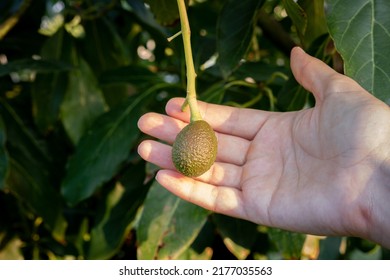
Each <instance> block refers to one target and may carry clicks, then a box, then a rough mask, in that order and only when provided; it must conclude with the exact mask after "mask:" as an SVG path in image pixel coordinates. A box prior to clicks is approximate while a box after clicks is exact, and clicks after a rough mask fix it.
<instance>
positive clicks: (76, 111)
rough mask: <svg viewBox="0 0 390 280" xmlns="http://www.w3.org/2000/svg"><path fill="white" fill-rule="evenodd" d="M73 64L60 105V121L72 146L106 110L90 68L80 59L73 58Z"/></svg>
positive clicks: (101, 94)
mask: <svg viewBox="0 0 390 280" xmlns="http://www.w3.org/2000/svg"><path fill="white" fill-rule="evenodd" d="M75 62H76V63H77V66H76V67H75V69H74V70H72V71H71V72H70V73H69V82H68V87H67V90H66V93H65V96H64V100H63V102H62V104H61V120H62V123H63V125H64V128H65V130H66V132H67V134H68V136H69V138H70V139H71V140H72V142H73V144H77V143H78V141H79V140H80V138H81V136H82V135H83V134H84V132H85V131H86V130H87V129H88V128H89V126H90V125H91V124H92V123H93V121H94V120H95V119H96V117H98V116H99V115H101V114H102V113H103V112H104V111H106V109H107V106H106V103H105V100H104V97H103V93H102V91H101V89H100V88H99V87H98V82H97V80H96V78H95V76H94V74H93V72H92V70H91V68H90V67H89V66H88V64H87V63H86V61H85V60H84V59H83V58H81V57H79V58H75Z"/></svg>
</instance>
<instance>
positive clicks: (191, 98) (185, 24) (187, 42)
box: [177, 0, 203, 122]
mask: <svg viewBox="0 0 390 280" xmlns="http://www.w3.org/2000/svg"><path fill="white" fill-rule="evenodd" d="M177 5H178V7H179V15H180V24H181V31H182V36H183V45H184V56H185V61H186V69H187V95H186V100H185V102H184V104H183V106H182V110H184V108H185V107H186V106H187V104H188V105H189V106H190V112H191V118H190V121H191V122H194V121H198V120H202V119H203V118H202V116H201V115H200V112H199V108H198V103H197V100H196V82H195V81H196V72H195V67H194V61H193V58H192V48H191V29H190V23H189V21H188V16H187V8H186V5H185V2H184V0H177Z"/></svg>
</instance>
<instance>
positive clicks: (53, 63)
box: [0, 58, 72, 77]
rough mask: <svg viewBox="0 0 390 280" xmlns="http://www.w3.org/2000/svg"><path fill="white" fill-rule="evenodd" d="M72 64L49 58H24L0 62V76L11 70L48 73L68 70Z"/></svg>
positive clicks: (7, 73) (11, 71)
mask: <svg viewBox="0 0 390 280" xmlns="http://www.w3.org/2000/svg"><path fill="white" fill-rule="evenodd" d="M71 68H72V66H71V65H70V64H68V63H65V62H62V61H57V60H50V59H32V58H25V59H19V60H14V61H10V62H8V63H6V64H0V77H3V76H6V75H9V74H11V73H13V72H21V71H30V72H34V73H49V72H58V71H68V70H70V69H71Z"/></svg>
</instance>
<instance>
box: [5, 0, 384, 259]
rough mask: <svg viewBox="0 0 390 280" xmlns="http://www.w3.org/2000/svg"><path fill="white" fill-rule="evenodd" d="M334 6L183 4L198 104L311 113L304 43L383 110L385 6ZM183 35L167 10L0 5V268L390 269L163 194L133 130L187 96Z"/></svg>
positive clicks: (163, 2)
mask: <svg viewBox="0 0 390 280" xmlns="http://www.w3.org/2000/svg"><path fill="white" fill-rule="evenodd" d="M145 3H147V4H148V5H145ZM326 3H327V6H326V7H327V10H326V13H325V9H324V1H313V0H299V1H293V0H267V1H265V0H264V1H263V0H245V1H230V0H229V1H225V0H215V1H211V0H208V1H196V0H195V1H187V4H189V7H188V16H189V19H190V24H191V31H192V33H191V35H192V37H191V39H192V44H193V55H194V60H195V66H196V72H197V75H198V76H197V77H198V79H197V90H198V95H199V99H201V100H205V101H208V102H212V103H219V104H226V105H232V106H239V107H251V108H254V109H261V110H268V111H272V110H273V111H292V110H300V109H302V108H303V107H305V106H312V105H313V99H312V97H311V95H310V94H309V93H308V92H306V91H305V90H304V89H303V88H302V87H301V86H299V85H298V84H297V82H296V81H295V80H294V79H293V77H292V74H291V71H290V69H289V56H288V54H289V51H290V49H291V47H292V46H293V45H295V44H298V45H301V46H303V47H304V49H305V50H306V51H307V52H309V53H310V54H312V55H314V56H316V57H318V58H319V59H321V60H323V61H325V62H327V63H328V64H329V65H330V66H332V67H334V68H335V69H338V70H339V71H342V70H343V66H344V69H345V73H346V74H348V75H350V76H351V77H353V78H354V79H356V80H357V81H358V82H359V83H361V85H362V86H364V87H366V88H367V89H368V90H369V91H371V92H372V93H373V94H374V95H376V96H377V97H378V98H381V99H382V100H384V101H386V102H388V101H389V100H390V95H389V92H388V91H386V90H384V89H385V87H383V85H384V84H389V82H390V81H389V76H390V75H389V73H390V68H389V67H390V66H389V65H390V62H389V60H390V55H389V50H390V48H389V45H388V44H389V41H390V40H389V34H390V31H389V30H390V21H389V20H388V16H387V15H388V14H389V5H388V2H387V1H385V0H381V1H379V0H378V1H375V2H374V1H372V0H329V1H326ZM373 11H375V13H374V12H373ZM15 15H17V16H18V20H17V22H16V24H15V25H13V24H12V23H11V21H9V19H10V18H11V17H12V16H15ZM39 28H42V30H43V32H38V31H37V30H39ZM179 28H180V27H179V25H178V13H177V8H176V1H173V0H159V1H149V0H148V1H146V0H145V1H144V0H127V1H98V0H94V1H56V0H37V1H19V0H14V1H12V0H9V1H2V2H1V4H0V36H1V38H0V211H1V219H0V259H17V258H25V259H63V258H75V259H125V258H139V259H154V258H157V259H171V258H174V259H212V258H214V259H217V258H224V259H225V258H237V259H266V258H268V259H275V258H289V259H300V258H320V259H335V258H337V259H343V258H349V259H359V258H360V259H374V258H384V259H385V258H389V252H388V251H387V250H384V249H383V248H381V247H379V246H378V245H375V244H372V243H370V242H368V241H366V240H361V239H357V238H340V237H337V238H335V237H332V238H323V239H321V240H319V239H315V238H314V239H313V237H311V238H307V237H306V236H305V235H302V234H298V233H291V232H286V231H282V230H279V229H271V228H267V227H264V226H261V225H255V224H253V223H250V222H247V221H242V220H238V219H235V218H231V217H226V216H222V215H216V214H213V213H210V212H209V211H206V210H204V209H202V208H199V207H198V206H195V205H193V204H190V203H188V202H185V201H183V200H181V199H179V198H177V197H176V196H173V195H172V194H171V193H169V192H168V191H166V190H165V189H164V188H162V187H161V186H160V185H158V183H157V182H156V181H155V180H154V175H155V172H156V167H155V166H152V165H151V164H146V163H145V162H144V161H143V160H141V159H140V157H139V156H138V154H137V152H136V150H137V146H138V144H139V142H140V141H141V140H142V139H144V137H145V136H144V135H142V134H141V133H140V132H139V130H138V128H137V121H138V119H139V117H140V116H141V115H142V114H143V113H145V112H148V111H158V112H163V111H164V106H165V104H166V102H167V100H168V99H169V98H171V97H174V96H182V97H184V95H185V65H184V57H183V45H182V42H181V40H177V39H176V40H174V41H173V42H170V43H168V42H167V40H166V38H167V37H169V36H171V35H173V34H175V33H176V32H177V31H178V30H179ZM43 34H45V35H43ZM340 55H341V57H342V58H343V59H344V61H342V62H343V63H340V61H341V60H340ZM340 66H341V67H340ZM310 240H311V241H312V240H316V243H315V244H316V245H315V246H314V248H315V250H314V251H313V252H311V253H307V248H309V247H310V248H313V246H307V245H306V243H305V242H309V241H310Z"/></svg>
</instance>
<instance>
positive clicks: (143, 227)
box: [137, 181, 209, 259]
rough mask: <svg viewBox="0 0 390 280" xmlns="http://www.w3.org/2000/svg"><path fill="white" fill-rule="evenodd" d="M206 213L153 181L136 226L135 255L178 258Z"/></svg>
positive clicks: (200, 225)
mask: <svg viewBox="0 0 390 280" xmlns="http://www.w3.org/2000/svg"><path fill="white" fill-rule="evenodd" d="M208 214H209V212H208V211H207V210H205V209H203V208H200V207H199V206H196V205H194V204H191V203H189V202H186V201H184V200H182V199H180V198H178V197H177V196H175V195H173V194H172V193H170V192H169V191H167V190H166V189H165V188H163V187H162V186H161V185H159V184H158V183H157V181H155V182H154V183H153V185H152V187H151V188H150V190H149V192H148V195H147V197H146V200H145V203H144V209H143V212H142V216H141V219H140V221H139V224H138V227H137V241H138V244H139V247H138V251H137V256H138V259H176V258H178V257H179V256H180V255H181V254H182V253H183V252H184V251H185V250H186V249H188V248H189V247H190V245H191V244H192V243H193V241H194V240H195V238H196V237H197V235H198V234H199V232H200V231H201V229H202V227H203V225H204V224H205V222H206V220H207V216H208Z"/></svg>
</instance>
